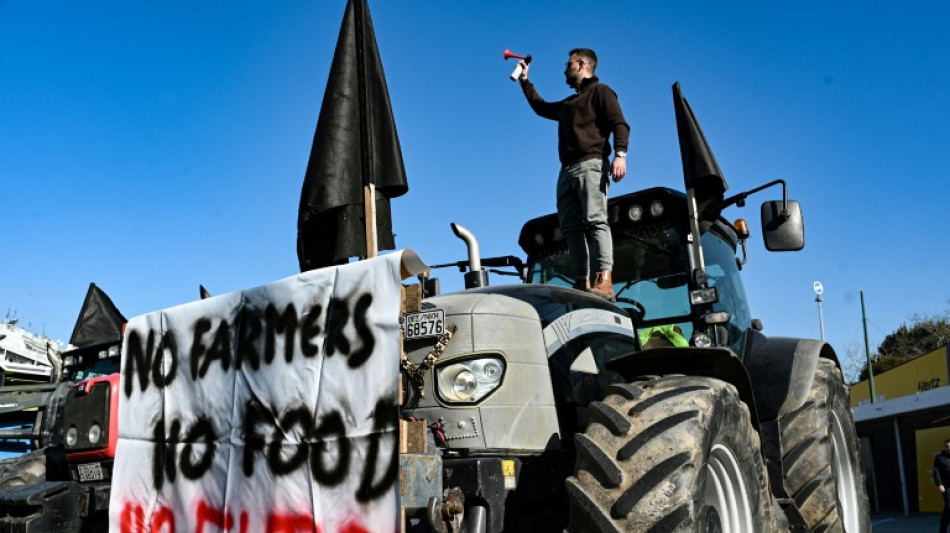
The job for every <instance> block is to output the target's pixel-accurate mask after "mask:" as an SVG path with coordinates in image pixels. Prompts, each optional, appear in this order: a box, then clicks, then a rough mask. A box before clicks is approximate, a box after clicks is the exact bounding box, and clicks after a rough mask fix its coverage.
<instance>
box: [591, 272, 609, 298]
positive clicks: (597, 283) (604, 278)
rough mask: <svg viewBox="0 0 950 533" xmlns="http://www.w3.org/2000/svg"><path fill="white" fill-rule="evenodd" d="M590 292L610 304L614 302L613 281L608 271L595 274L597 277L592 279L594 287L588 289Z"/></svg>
mask: <svg viewBox="0 0 950 533" xmlns="http://www.w3.org/2000/svg"><path fill="white" fill-rule="evenodd" d="M590 292H592V293H594V294H596V295H597V296H600V297H603V298H606V299H607V300H609V301H611V302H613V301H615V300H614V281H613V277H612V276H611V275H610V271H609V270H601V271H600V272H598V273H597V276H596V277H595V278H594V285H593V286H591V288H590Z"/></svg>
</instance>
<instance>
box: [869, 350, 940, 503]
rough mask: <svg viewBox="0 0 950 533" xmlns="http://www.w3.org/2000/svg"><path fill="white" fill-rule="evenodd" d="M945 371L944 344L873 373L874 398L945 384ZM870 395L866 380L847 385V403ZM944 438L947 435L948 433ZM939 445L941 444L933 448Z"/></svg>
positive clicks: (899, 395) (888, 398)
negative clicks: (888, 368)
mask: <svg viewBox="0 0 950 533" xmlns="http://www.w3.org/2000/svg"><path fill="white" fill-rule="evenodd" d="M947 374H948V373H947V347H946V346H944V347H942V348H938V349H936V350H934V351H932V352H930V353H928V354H927V355H924V356H922V357H918V358H917V359H914V360H912V361H908V362H907V363H904V364H902V365H901V366H899V367H897V368H892V369H891V370H888V371H887V372H884V373H883V374H880V375H875V376H874V392H875V393H876V394H877V399H876V401H884V400H893V399H894V398H900V397H901V396H909V395H911V394H917V393H918V392H923V391H925V390H930V389H936V388H937V387H945V386H946V385H947V377H948V376H947ZM870 398H871V391H870V388H869V387H868V381H867V380H864V381H859V382H857V383H855V384H854V385H852V386H851V407H857V406H858V405H861V404H864V403H867V402H869V401H870ZM945 438H950V435H948V436H947V437H945ZM941 447H942V445H941V446H938V447H937V449H938V450H939V449H940V448H941ZM942 508H943V507H942V506H941V509H942Z"/></svg>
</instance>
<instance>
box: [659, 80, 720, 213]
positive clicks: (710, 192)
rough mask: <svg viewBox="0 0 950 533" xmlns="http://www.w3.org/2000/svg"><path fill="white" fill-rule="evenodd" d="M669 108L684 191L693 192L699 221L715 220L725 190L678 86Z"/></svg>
mask: <svg viewBox="0 0 950 533" xmlns="http://www.w3.org/2000/svg"><path fill="white" fill-rule="evenodd" d="M673 108H674V109H675V110H676V131H677V133H678V134H679V141H680V155H681V156H682V158H683V180H684V181H685V183H686V189H687V190H688V189H693V190H694V191H695V194H696V202H697V204H698V207H699V212H700V214H701V215H702V217H703V218H704V219H707V220H710V219H712V220H715V219H716V218H718V217H719V211H720V210H721V207H720V204H721V203H722V200H723V196H724V195H725V193H726V189H728V188H729V186H728V185H726V180H725V179H724V178H723V177H722V171H721V170H719V164H718V163H716V156H714V155H713V153H712V149H710V148H709V143H708V142H706V136H705V135H703V130H702V128H700V127H699V123H698V122H697V121H696V116H695V115H693V110H692V109H691V108H690V107H689V102H687V101H686V98H685V97H684V96H683V93H682V92H680V83H679V82H676V83H674V84H673Z"/></svg>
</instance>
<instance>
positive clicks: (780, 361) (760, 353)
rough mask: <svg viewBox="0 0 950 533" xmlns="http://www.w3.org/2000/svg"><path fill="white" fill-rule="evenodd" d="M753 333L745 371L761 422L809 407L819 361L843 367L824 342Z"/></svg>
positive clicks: (832, 350) (831, 349)
mask: <svg viewBox="0 0 950 533" xmlns="http://www.w3.org/2000/svg"><path fill="white" fill-rule="evenodd" d="M751 333H752V335H751V336H750V338H749V344H748V348H747V350H746V354H747V355H746V357H745V368H746V370H747V371H748V374H749V377H750V378H751V380H752V391H753V394H754V395H755V403H756V406H757V407H758V414H759V420H762V421H766V420H775V419H776V418H778V417H780V416H782V415H784V414H786V413H790V412H792V411H795V410H796V409H798V408H800V407H801V406H802V405H803V404H804V403H805V400H806V398H807V397H808V391H809V390H811V384H812V381H813V380H814V379H815V368H816V367H817V366H818V359H819V358H825V359H831V360H832V361H834V362H835V364H836V365H838V366H839V367H840V366H841V365H840V364H839V363H838V356H837V355H836V354H835V351H834V349H833V348H832V347H831V345H830V344H827V343H825V342H823V341H818V340H812V339H796V338H791V337H766V336H765V335H763V334H761V333H759V332H758V331H754V330H753V331H752V332H751Z"/></svg>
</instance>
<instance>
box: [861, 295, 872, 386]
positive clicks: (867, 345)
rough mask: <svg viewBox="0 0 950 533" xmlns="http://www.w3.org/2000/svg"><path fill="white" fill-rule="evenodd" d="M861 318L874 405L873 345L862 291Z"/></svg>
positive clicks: (869, 383)
mask: <svg viewBox="0 0 950 533" xmlns="http://www.w3.org/2000/svg"><path fill="white" fill-rule="evenodd" d="M861 318H862V322H864V355H865V357H867V360H868V387H870V388H871V403H874V399H875V396H876V394H875V393H874V369H873V368H872V367H871V343H870V342H869V341H868V315H867V312H865V310H864V291H861Z"/></svg>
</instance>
